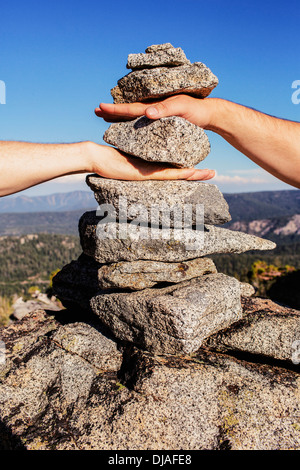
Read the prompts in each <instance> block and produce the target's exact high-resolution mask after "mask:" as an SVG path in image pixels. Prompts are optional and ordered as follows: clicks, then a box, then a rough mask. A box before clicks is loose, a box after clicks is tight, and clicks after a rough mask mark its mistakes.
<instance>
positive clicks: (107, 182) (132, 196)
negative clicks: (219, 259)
mask: <svg viewBox="0 0 300 470" xmlns="http://www.w3.org/2000/svg"><path fill="white" fill-rule="evenodd" d="M86 182H87V184H88V186H89V187H90V188H91V189H92V191H94V193H95V198H96V201H97V202H98V204H100V205H101V204H112V205H113V206H114V208H115V209H116V212H117V217H118V216H119V212H120V210H121V208H122V206H121V208H119V201H120V198H126V200H127V206H128V207H127V209H128V210H127V211H126V214H125V215H124V216H123V215H122V216H120V217H118V219H119V218H121V219H122V218H124V219H127V220H134V219H135V217H136V215H137V214H136V211H133V210H132V211H131V210H130V207H131V206H132V205H134V207H137V206H136V205H140V204H142V205H143V206H144V207H145V208H146V209H147V215H146V214H144V211H140V213H139V218H140V220H141V221H142V222H147V223H148V222H150V218H151V209H153V208H154V207H155V208H156V207H160V208H162V212H163V213H165V214H166V215H167V214H169V213H170V223H171V225H170V226H171V227H174V224H175V226H179V227H182V220H181V219H182V218H180V220H179V221H178V223H176V217H175V220H174V213H173V211H172V210H170V208H172V207H174V206H175V207H177V208H181V211H182V208H183V205H184V204H187V205H191V206H192V218H191V221H192V224H193V225H196V223H197V220H196V216H197V212H196V209H197V205H201V204H203V209H204V223H205V224H211V225H219V224H225V223H226V222H229V221H230V220H231V217H230V214H229V209H228V204H227V202H226V200H225V199H224V196H223V195H222V193H221V192H220V190H219V189H218V187H217V186H216V185H214V184H209V183H202V182H199V181H150V180H148V181H118V180H112V179H108V178H102V177H101V176H98V175H89V176H87V179H86ZM121 201H122V200H121ZM134 207H133V208H132V209H134ZM164 208H166V209H165V210H164ZM160 223H161V225H162V220H161V219H160Z"/></svg>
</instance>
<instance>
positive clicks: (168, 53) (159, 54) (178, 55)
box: [126, 46, 190, 70]
mask: <svg viewBox="0 0 300 470" xmlns="http://www.w3.org/2000/svg"><path fill="white" fill-rule="evenodd" d="M186 64H190V61H189V60H188V59H187V58H186V56H185V53H184V52H183V50H182V49H181V48H180V47H176V48H175V47H173V46H172V47H168V48H166V49H159V50H156V51H153V52H151V51H150V52H149V50H148V51H147V52H146V54H129V56H128V60H127V65H126V67H127V68H128V69H131V70H139V69H147V68H153V67H174V66H178V65H186Z"/></svg>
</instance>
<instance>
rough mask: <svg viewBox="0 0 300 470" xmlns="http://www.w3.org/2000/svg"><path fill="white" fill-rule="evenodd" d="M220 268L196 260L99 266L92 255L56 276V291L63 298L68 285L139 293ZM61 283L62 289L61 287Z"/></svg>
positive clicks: (208, 261) (69, 265) (133, 262)
mask: <svg viewBox="0 0 300 470" xmlns="http://www.w3.org/2000/svg"><path fill="white" fill-rule="evenodd" d="M216 272H217V269H216V267H215V265H214V263H213V261H212V260H211V259H209V258H197V259H193V260H190V261H185V262H184V263H163V262H160V261H131V262H130V261H129V262H126V261H121V262H119V263H112V264H100V263H97V262H96V261H94V260H93V258H91V257H90V256H86V255H81V256H80V257H79V258H78V260H77V261H71V263H70V264H68V265H67V266H64V268H63V269H62V270H61V271H60V272H59V273H58V274H57V276H56V277H55V281H54V287H55V292H56V294H57V295H58V289H59V292H60V294H62V295H63V287H64V286H66V285H67V288H68V289H69V286H76V287H79V288H80V287H82V286H85V287H86V288H87V289H88V288H91V286H93V291H95V290H97V289H99V288H100V289H101V290H104V289H115V288H118V289H130V290H140V289H146V288H148V287H153V286H155V285H156V284H158V283H175V284H176V283H178V282H182V281H185V280H189V279H193V278H195V277H199V276H202V275H204V274H211V273H216ZM58 284H59V286H58Z"/></svg>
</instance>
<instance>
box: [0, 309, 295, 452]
mask: <svg viewBox="0 0 300 470" xmlns="http://www.w3.org/2000/svg"><path fill="white" fill-rule="evenodd" d="M269 308H272V306H271V305H270V306H269ZM245 313H246V312H245ZM55 315H56V318H54V317H53V316H50V315H47V314H46V313H45V312H43V311H41V310H40V311H38V312H35V313H31V314H30V315H27V316H26V317H24V318H23V319H22V320H20V321H17V322H14V323H13V324H12V325H10V326H9V327H7V328H4V329H1V330H0V338H1V340H2V341H4V342H5V344H6V349H7V361H6V364H4V365H2V366H1V365H0V367H1V372H0V449H1V450H4V449H6V450H97V449H103V450H109V451H113V452H115V451H118V450H120V451H122V450H130V451H131V452H132V451H137V450H152V451H160V450H166V451H176V450H177V451H180V449H185V450H187V451H189V450H190V451H192V450H201V449H202V450H229V449H232V450H293V449H295V450H296V449H299V447H300V434H299V425H298V422H299V414H300V405H299V387H300V383H299V373H296V372H295V371H292V370H288V369H285V368H283V367H281V368H280V367H277V366H276V365H275V364H274V365H272V366H270V364H260V363H256V362H255V361H254V360H252V361H250V362H247V361H246V360H241V359H237V358H235V357H233V356H230V355H228V354H227V355H226V354H224V353H222V354H219V353H216V352H213V351H210V350H203V349H201V350H199V351H198V352H197V353H196V354H195V355H194V356H193V357H189V356H153V355H150V354H149V353H147V352H143V351H140V350H138V349H137V348H133V349H129V348H128V349H125V350H123V351H121V350H119V349H118V348H117V347H116V345H115V344H114V342H113V341H111V340H110V341H111V342H110V341H109V342H107V340H108V339H109V338H107V337H105V336H104V335H103V334H102V333H101V327H100V324H97V322H94V323H93V324H89V325H86V326H83V324H82V322H83V321H84V322H85V323H86V322H87V315H86V313H84V312H82V315H81V316H82V319H81V320H80V321H79V322H76V323H75V324H74V323H72V318H73V317H74V313H72V312H69V314H68V312H67V311H62V312H61V315H60V318H61V320H63V323H64V324H62V323H61V320H59V318H58V315H57V313H55ZM83 319H84V320H83ZM66 321H67V323H66ZM73 321H74V320H73ZM102 336H103V337H102ZM103 338H104V339H103ZM103 341H104V346H103ZM102 352H103V357H104V358H105V359H104V361H103V359H102V358H101V354H102ZM94 354H95V355H94ZM114 455H115V454H114Z"/></svg>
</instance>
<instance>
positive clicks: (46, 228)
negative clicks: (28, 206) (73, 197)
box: [0, 209, 85, 236]
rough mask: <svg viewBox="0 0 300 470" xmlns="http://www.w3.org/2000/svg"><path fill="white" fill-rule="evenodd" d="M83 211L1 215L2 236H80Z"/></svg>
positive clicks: (0, 232)
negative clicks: (42, 234) (46, 234)
mask: <svg viewBox="0 0 300 470" xmlns="http://www.w3.org/2000/svg"><path fill="white" fill-rule="evenodd" d="M83 212H85V211H84V210H83V209H80V210H77V211H68V212H24V213H12V214H0V235H15V236H18V235H27V234H31V233H51V234H54V233H56V234H63V235H78V221H79V218H80V216H81V215H82V214H83Z"/></svg>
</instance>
